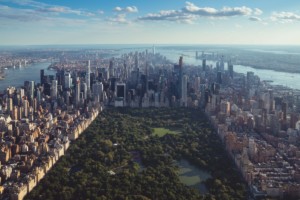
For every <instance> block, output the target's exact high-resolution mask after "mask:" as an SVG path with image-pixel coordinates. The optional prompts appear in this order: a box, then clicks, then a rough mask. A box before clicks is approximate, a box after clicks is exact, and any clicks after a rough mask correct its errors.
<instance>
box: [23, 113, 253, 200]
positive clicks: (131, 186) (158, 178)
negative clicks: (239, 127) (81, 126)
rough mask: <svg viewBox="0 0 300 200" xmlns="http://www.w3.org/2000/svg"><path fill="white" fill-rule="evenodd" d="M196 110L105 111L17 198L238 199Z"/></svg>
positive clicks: (240, 186) (236, 184) (229, 170)
mask: <svg viewBox="0 0 300 200" xmlns="http://www.w3.org/2000/svg"><path fill="white" fill-rule="evenodd" d="M247 195H248V193H247V186H246V184H245V182H244V181H243V180H242V178H241V175H240V174H239V171H238V170H237V168H236V167H235V166H234V163H233V161H232V160H231V159H230V158H229V156H228V155H227V153H226V151H225V149H224V145H223V144H222V142H221V140H220V139H219V138H218V136H217V134H216V133H215V132H214V129H213V128H212V127H211V126H210V123H209V121H208V119H207V118H206V116H205V115H204V114H203V112H202V111H201V110H199V109H187V108H149V109H139V108H136V109H132V108H107V109H105V110H104V111H103V112H102V113H100V114H99V116H98V117H97V118H96V119H95V120H94V122H93V123H92V124H91V125H90V127H89V128H88V129H87V130H86V131H85V132H84V133H83V134H82V135H81V136H80V137H79V138H78V139H77V140H76V141H74V142H73V143H72V144H71V147H70V148H69V149H68V151H67V154H66V155H65V156H64V157H62V158H61V159H60V160H59V161H58V162H57V163H56V164H55V166H54V167H53V168H52V169H51V171H50V172H49V173H48V174H47V175H46V176H45V177H44V179H43V180H42V181H41V182H40V184H39V185H38V186H36V188H34V190H32V191H31V193H30V194H29V195H27V196H26V198H25V199H90V200H92V199H120V200H121V199H170V200H172V199H174V200H175V199H205V200H206V199H224V200H226V199H246V198H247Z"/></svg>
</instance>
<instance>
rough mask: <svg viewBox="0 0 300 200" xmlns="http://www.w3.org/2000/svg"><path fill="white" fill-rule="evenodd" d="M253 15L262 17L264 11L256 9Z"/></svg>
mask: <svg viewBox="0 0 300 200" xmlns="http://www.w3.org/2000/svg"><path fill="white" fill-rule="evenodd" d="M253 14H254V15H261V14H263V11H262V10H261V9H259V8H255V9H254V13H253Z"/></svg>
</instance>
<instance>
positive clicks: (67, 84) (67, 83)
mask: <svg viewBox="0 0 300 200" xmlns="http://www.w3.org/2000/svg"><path fill="white" fill-rule="evenodd" d="M64 79H65V84H64V86H65V88H64V89H69V88H71V87H72V78H71V74H70V73H66V74H65V78H64Z"/></svg>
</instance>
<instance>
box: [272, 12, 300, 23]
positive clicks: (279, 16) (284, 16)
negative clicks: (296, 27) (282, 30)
mask: <svg viewBox="0 0 300 200" xmlns="http://www.w3.org/2000/svg"><path fill="white" fill-rule="evenodd" d="M270 18H271V20H272V21H278V22H280V23H291V22H294V21H300V15H298V14H296V13H293V12H274V13H273V14H272V15H271V17H270Z"/></svg>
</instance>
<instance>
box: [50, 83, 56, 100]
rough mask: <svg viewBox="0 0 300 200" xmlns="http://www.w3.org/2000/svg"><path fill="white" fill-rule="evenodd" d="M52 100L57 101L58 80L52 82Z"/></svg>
mask: <svg viewBox="0 0 300 200" xmlns="http://www.w3.org/2000/svg"><path fill="white" fill-rule="evenodd" d="M51 98H52V99H57V80H52V84H51Z"/></svg>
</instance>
